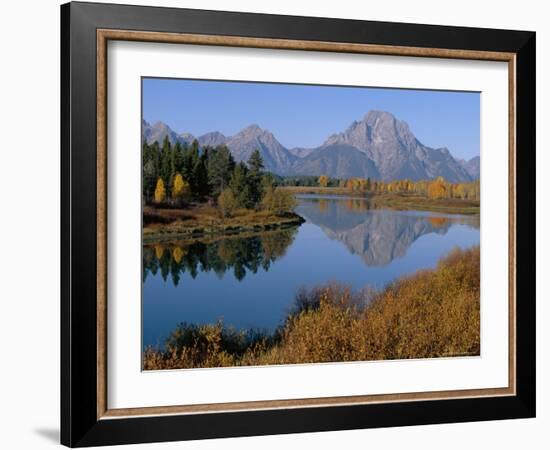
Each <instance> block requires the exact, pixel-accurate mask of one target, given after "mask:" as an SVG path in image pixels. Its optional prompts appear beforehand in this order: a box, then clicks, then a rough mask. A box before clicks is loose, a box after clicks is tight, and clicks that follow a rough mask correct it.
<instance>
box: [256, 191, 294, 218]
mask: <svg viewBox="0 0 550 450" xmlns="http://www.w3.org/2000/svg"><path fill="white" fill-rule="evenodd" d="M296 204H297V202H296V198H295V197H294V194H292V192H289V191H285V190H283V189H273V188H270V189H268V191H267V192H266V194H265V196H264V198H263V200H262V209H264V210H266V211H269V212H270V213H272V214H277V215H282V214H287V213H290V212H292V211H293V210H294V208H295V207H296Z"/></svg>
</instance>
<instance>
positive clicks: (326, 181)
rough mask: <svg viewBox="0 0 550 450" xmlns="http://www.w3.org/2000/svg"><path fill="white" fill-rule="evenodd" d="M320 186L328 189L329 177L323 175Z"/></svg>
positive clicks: (320, 178)
mask: <svg viewBox="0 0 550 450" xmlns="http://www.w3.org/2000/svg"><path fill="white" fill-rule="evenodd" d="M318 182H319V186H321V187H327V186H328V177H327V176H326V175H321V176H320V177H319V180H318Z"/></svg>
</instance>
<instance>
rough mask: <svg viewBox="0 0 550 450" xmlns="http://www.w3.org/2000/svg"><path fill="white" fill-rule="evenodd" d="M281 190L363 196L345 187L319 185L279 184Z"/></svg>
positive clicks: (294, 192) (295, 192) (296, 192)
mask: <svg viewBox="0 0 550 450" xmlns="http://www.w3.org/2000/svg"><path fill="white" fill-rule="evenodd" d="M279 189H281V190H283V191H288V192H292V193H293V194H302V195H304V194H316V195H346V196H353V197H363V196H364V195H363V194H360V193H355V192H350V190H349V189H348V188H345V187H321V186H280V187H279Z"/></svg>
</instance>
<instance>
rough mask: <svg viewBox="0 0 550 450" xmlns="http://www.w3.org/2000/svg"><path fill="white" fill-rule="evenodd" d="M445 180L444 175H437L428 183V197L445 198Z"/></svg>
mask: <svg viewBox="0 0 550 450" xmlns="http://www.w3.org/2000/svg"><path fill="white" fill-rule="evenodd" d="M446 191H447V190H446V188H445V180H444V179H443V177H437V178H436V179H435V180H434V181H432V182H431V183H430V184H429V185H428V197H430V198H433V199H439V198H444V197H445V194H446Z"/></svg>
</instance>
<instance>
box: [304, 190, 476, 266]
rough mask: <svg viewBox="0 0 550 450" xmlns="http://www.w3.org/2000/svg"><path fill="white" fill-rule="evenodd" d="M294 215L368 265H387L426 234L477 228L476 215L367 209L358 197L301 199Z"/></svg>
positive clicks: (365, 201)
mask: <svg viewBox="0 0 550 450" xmlns="http://www.w3.org/2000/svg"><path fill="white" fill-rule="evenodd" d="M296 212H297V213H298V214H300V215H301V216H302V217H304V218H305V219H306V220H307V221H308V222H309V223H312V224H314V225H317V226H319V227H320V228H321V229H322V230H323V231H324V232H325V234H326V235H327V236H328V237H329V238H331V239H334V240H337V241H340V242H342V243H343V244H344V245H345V246H346V247H347V249H348V250H349V251H350V252H351V253H353V254H358V255H360V256H361V258H362V259H363V261H364V262H365V263H366V264H367V265H369V266H380V265H385V264H389V263H390V262H392V261H393V260H394V259H395V258H397V257H401V256H404V255H405V254H406V252H407V250H408V249H409V247H410V246H411V245H412V244H413V243H414V242H415V241H416V240H417V239H418V238H420V237H421V236H423V235H425V234H428V233H437V234H446V233H447V232H448V231H449V229H450V228H451V227H452V226H454V225H458V224H461V225H468V226H470V227H472V228H475V229H479V215H469V216H465V215H438V214H435V213H434V214H426V213H417V212H412V211H392V210H380V209H375V210H371V209H370V207H369V202H368V200H365V199H359V198H342V199H334V198H331V199H326V198H308V199H301V201H300V204H299V206H298V207H297V208H296Z"/></svg>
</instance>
